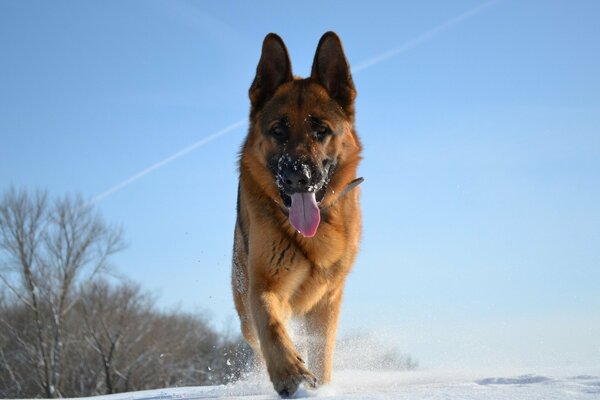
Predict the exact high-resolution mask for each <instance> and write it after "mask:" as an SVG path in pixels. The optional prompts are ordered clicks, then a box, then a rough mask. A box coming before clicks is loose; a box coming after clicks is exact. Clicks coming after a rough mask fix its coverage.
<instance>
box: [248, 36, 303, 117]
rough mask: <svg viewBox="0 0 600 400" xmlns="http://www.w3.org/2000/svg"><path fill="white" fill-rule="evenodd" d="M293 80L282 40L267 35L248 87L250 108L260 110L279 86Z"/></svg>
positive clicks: (290, 65) (288, 58)
mask: <svg viewBox="0 0 600 400" xmlns="http://www.w3.org/2000/svg"><path fill="white" fill-rule="evenodd" d="M293 79H294V76H293V75H292V64H291V63H290V57H289V56H288V52H287V49H286V47H285V44H284V43H283V40H282V39H281V38H280V37H279V35H276V34H275V33H269V34H268V35H267V36H266V37H265V40H264V41H263V46H262V54H261V55H260V61H259V62H258V66H257V67H256V77H255V78H254V81H253V82H252V86H250V91H249V94H250V102H251V103H252V107H253V108H254V109H257V108H260V107H261V106H262V104H263V103H264V102H265V101H266V100H268V99H269V98H271V96H273V94H274V93H275V91H276V90H277V88H278V87H279V85H281V84H282V83H285V82H288V81H291V80H293Z"/></svg>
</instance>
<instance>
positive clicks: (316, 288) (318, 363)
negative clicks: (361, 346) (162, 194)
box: [232, 32, 361, 396]
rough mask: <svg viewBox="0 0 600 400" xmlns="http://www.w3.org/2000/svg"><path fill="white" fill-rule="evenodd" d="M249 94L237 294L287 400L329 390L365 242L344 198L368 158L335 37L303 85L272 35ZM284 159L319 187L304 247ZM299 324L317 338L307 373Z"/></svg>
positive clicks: (255, 343)
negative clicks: (316, 221) (294, 323)
mask: <svg viewBox="0 0 600 400" xmlns="http://www.w3.org/2000/svg"><path fill="white" fill-rule="evenodd" d="M249 94H250V100H251V111H250V125H249V131H248V136H247V138H246V140H245V142H244V144H243V146H242V150H241V154H240V161H239V174H240V176H239V191H238V203H237V222H236V226H235V240H234V255H233V274H232V284H233V294H234V299H235V305H236V309H237V311H238V314H239V317H240V321H241V327H242V332H243V334H244V337H245V338H246V340H247V341H248V343H249V344H250V345H251V347H252V348H253V350H254V352H255V353H256V355H257V356H258V357H259V358H262V359H263V360H264V363H265V365H266V368H267V371H268V373H269V376H270V378H271V381H272V382H273V385H274V387H275V390H276V391H277V392H278V393H279V394H280V395H282V396H290V395H292V394H293V393H294V392H295V391H296V390H297V388H298V386H299V384H300V383H302V382H305V383H308V384H310V385H315V384H317V382H318V383H328V382H329V381H330V380H331V372H332V371H331V370H332V357H333V350H334V346H335V337H336V331H337V324H338V317H339V313H340V304H341V301H342V293H343V289H344V282H345V280H346V277H347V275H348V273H349V272H350V269H351V267H352V264H353V262H354V259H355V256H356V253H357V250H358V245H359V239H360V233H361V213H360V206H359V189H358V188H356V189H352V190H345V189H346V188H347V187H348V184H349V183H350V182H352V181H354V180H355V179H356V178H357V177H356V173H357V167H358V163H359V161H360V152H361V144H360V141H359V139H358V136H357V134H356V131H355V128H354V98H355V96H356V91H355V88H354V83H353V81H352V77H351V75H350V69H349V65H348V62H347V60H346V57H345V55H344V52H343V49H342V45H341V42H340V39H339V38H338V36H337V35H336V34H335V33H333V32H328V33H326V34H324V35H323V37H322V38H321V40H320V42H319V44H318V47H317V51H316V54H315V58H314V62H313V67H312V73H311V76H310V77H309V78H306V79H301V78H294V77H293V75H292V70H291V64H290V60H289V57H288V53H287V49H286V47H285V45H284V43H283V41H282V40H281V38H280V37H279V36H277V35H275V34H272V33H271V34H269V35H267V36H266V38H265V40H264V43H263V47H262V55H261V58H260V61H259V64H258V67H257V71H256V77H255V79H254V82H253V83H252V86H251V88H250V92H249ZM282 159H283V160H284V161H285V160H287V161H290V162H294V161H295V160H303V162H306V165H310V168H311V174H310V176H311V177H316V178H314V179H320V180H319V181H318V182H317V183H318V184H319V185H321V186H318V185H317V186H316V187H318V192H317V194H316V199H317V201H319V208H320V210H321V211H320V212H321V214H320V215H321V223H320V225H319V227H318V230H317V233H316V235H315V236H314V237H304V236H303V235H301V234H300V233H298V232H297V231H296V230H295V229H294V227H293V226H292V225H290V222H289V221H288V207H289V201H290V197H289V195H288V194H287V193H286V190H285V188H284V189H282V187H281V185H279V184H278V179H280V178H281V176H279V175H281V174H282V173H285V171H284V172H282V171H281V169H282V168H285V167H282V161H281V160H282ZM278 161H279V162H278ZM278 174H279V175H278ZM311 179H313V178H311ZM292 317H294V318H300V319H301V320H302V321H303V322H304V326H305V328H306V330H307V332H308V333H309V334H310V335H311V337H313V338H316V339H314V340H312V341H311V348H310V350H309V351H308V359H307V363H305V362H304V360H303V359H302V358H301V356H300V354H299V352H298V350H297V347H296V346H295V345H294V343H292V340H291V338H290V335H289V333H288V330H287V323H288V321H289V320H290V318H292Z"/></svg>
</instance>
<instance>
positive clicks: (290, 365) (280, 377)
mask: <svg viewBox="0 0 600 400" xmlns="http://www.w3.org/2000/svg"><path fill="white" fill-rule="evenodd" d="M251 303H252V316H253V319H254V324H255V327H256V332H257V334H258V338H259V341H260V347H261V351H262V353H263V357H264V359H265V362H266V364H267V371H268V372H269V377H270V378H271V382H273V386H274V387H275V390H276V391H277V393H279V395H280V396H282V397H289V396H291V395H293V394H294V393H295V392H296V390H297V389H298V386H299V385H300V384H301V383H302V382H307V383H308V384H309V385H311V386H315V385H316V378H315V376H314V375H313V374H312V373H311V372H310V371H309V370H308V369H307V368H306V365H305V363H304V361H303V360H302V358H300V355H299V354H298V352H297V350H296V348H295V347H294V344H293V343H292V341H291V340H290V337H289V335H288V333H287V330H286V326H285V323H286V321H287V320H288V319H289V317H290V314H291V310H290V306H289V303H288V302H287V300H282V299H281V298H280V297H279V296H278V295H277V294H276V293H275V292H273V291H266V290H260V289H258V288H256V290H253V291H252V292H251Z"/></svg>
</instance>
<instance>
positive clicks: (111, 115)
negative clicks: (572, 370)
mask: <svg viewBox="0 0 600 400" xmlns="http://www.w3.org/2000/svg"><path fill="white" fill-rule="evenodd" d="M482 5H483V6H482ZM598 15H600V3H598V2H596V1H527V2H521V1H497V2H487V3H485V2H481V1H466V0H465V1H453V2H445V1H419V2H417V1H413V2H404V1H402V2H391V1H389V2H380V1H370V2H368V3H367V2H364V3H359V2H356V3H354V2H352V3H349V2H342V1H328V2H320V1H304V2H302V3H298V4H294V5H291V3H288V4H286V3H282V2H275V1H273V2H266V1H264V2H239V3H235V2H230V1H220V2H210V3H209V2H199V1H198V2H192V1H145V2H139V1H95V2H77V1H53V2H44V1H36V2H33V1H6V0H5V1H2V2H0V54H1V62H0V137H1V142H0V143H1V144H0V191H3V190H5V189H7V188H8V187H9V186H10V185H11V184H13V185H16V186H18V187H26V188H30V189H33V188H37V187H41V188H46V189H48V190H49V191H50V192H51V193H52V194H55V195H61V194H63V193H67V192H68V193H81V194H82V195H84V196H85V197H86V198H94V197H96V196H98V195H101V194H102V193H106V191H107V190H110V189H111V188H114V187H115V185H118V184H119V183H121V182H123V181H125V180H127V179H128V178H130V177H131V176H134V175H135V174H137V173H139V172H140V171H143V170H144V169H146V168H148V167H150V166H152V165H155V164H156V163H157V162H160V161H161V160H165V159H167V158H168V157H170V156H171V155H173V154H176V153H177V152H178V151H180V150H181V149H185V148H186V147H187V146H190V145H192V144H194V143H197V142H198V141H199V140H202V139H204V138H206V137H208V136H210V135H211V134H213V133H215V132H219V131H220V130H222V129H223V128H225V127H227V126H230V125H231V124H233V123H236V122H237V121H240V120H244V119H245V118H246V117H247V114H248V98H247V90H248V87H249V85H250V83H251V81H252V79H253V75H254V71H255V68H256V63H257V62H258V58H259V56H260V48H261V43H262V39H263V37H264V35H265V34H266V33H268V32H271V31H272V32H277V33H279V34H280V35H281V36H282V37H283V39H284V40H285V42H286V44H287V46H288V49H289V52H290V55H291V58H292V63H293V69H294V73H295V74H297V75H302V76H305V75H307V74H308V73H309V69H310V65H311V62H312V57H313V55H314V51H315V47H316V44H317V42H318V39H319V37H320V36H321V34H322V33H323V32H325V31H327V30H335V31H337V32H338V34H339V35H340V36H341V38H342V40H343V42H344V45H345V50H346V54H347V57H348V59H349V61H350V63H351V65H353V66H355V67H356V66H360V65H361V64H362V65H367V64H364V63H365V62H368V61H369V60H378V61H377V62H374V63H372V64H369V65H368V66H366V67H365V68H363V69H361V70H360V71H357V72H356V73H355V75H354V80H355V83H356V86H357V89H358V98H357V127H358V132H359V134H360V135H361V137H362V140H363V144H364V148H365V150H364V161H363V163H362V165H361V169H360V172H361V174H362V175H363V176H364V177H365V178H366V181H365V183H364V184H363V185H362V204H363V219H364V234H363V242H362V250H361V253H360V255H359V258H358V261H357V263H356V265H355V269H354V271H353V273H352V275H351V276H350V278H349V280H348V285H347V289H346V297H345V303H344V308H343V317H342V323H341V330H342V333H343V332H351V331H356V330H362V331H375V332H378V334H380V335H381V336H382V337H386V338H388V339H389V340H390V341H391V342H393V343H395V344H397V345H398V346H399V347H400V348H401V349H402V350H403V351H406V352H409V353H411V354H412V355H413V356H414V357H415V358H417V359H419V360H420V361H421V363H422V364H423V365H424V366H429V367H435V366H453V367H456V366H477V367H480V366H482V365H499V364H502V363H505V364H508V365H521V364H523V365H525V364H530V365H572V364H590V363H594V362H597V360H598V359H600V347H599V346H598V343H597V337H600V311H598V310H600V184H599V183H600V77H599V75H598V71H600V56H599V54H600V52H599V51H598V43H599V42H600V26H599V25H598V21H597V16H598ZM394 50H397V52H396V53H395V54H394V55H393V56H391V57H388V58H381V59H380V58H378V57H380V56H381V55H385V54H390V53H389V52H390V51H391V52H392V53H393V51H394ZM245 129H246V126H245V125H243V126H240V127H238V128H236V129H233V130H231V131H230V132H228V133H227V134H225V135H223V136H221V137H219V138H216V139H215V140H213V141H211V142H209V143H206V144H205V145H202V146H199V147H197V148H196V149H194V151H191V152H189V153H187V154H185V155H183V156H182V157H179V158H177V159H175V160H173V161H171V162H169V163H166V164H164V165H162V166H161V167H160V168H157V169H155V170H153V171H152V172H150V173H148V174H147V175H145V176H143V177H141V178H140V179H138V180H135V181H133V182H131V183H130V184H128V185H126V186H124V187H122V188H121V189H119V190H117V191H115V192H113V193H111V194H110V195H108V196H106V197H103V198H102V199H101V200H99V201H98V202H97V207H98V209H99V210H100V211H101V212H102V214H103V215H104V216H105V218H106V219H107V220H108V221H110V222H113V223H116V224H121V225H122V226H123V227H124V229H125V233H126V238H127V240H128V242H129V244H130V245H129V247H128V249H127V250H126V251H124V252H122V253H121V254H119V255H118V256H116V257H115V258H114V263H115V265H116V267H117V270H118V271H119V272H121V273H122V274H123V275H125V276H127V277H129V278H131V279H133V280H135V281H138V282H140V283H142V284H143V286H144V287H145V288H147V289H150V290H155V291H157V293H159V303H160V304H161V305H163V306H164V307H167V308H170V307H180V308H182V309H184V310H189V311H197V310H204V311H206V312H207V313H209V314H210V315H211V316H212V318H213V320H214V321H215V324H216V325H218V326H229V327H231V329H232V330H237V321H236V320H235V314H234V311H233V305H232V300H231V296H230V290H229V268H230V257H231V254H230V253H231V250H230V249H231V245H232V237H233V225H234V219H235V193H236V186H237V183H236V157H237V152H238V149H239V146H240V144H241V142H242V140H243V137H244V134H245Z"/></svg>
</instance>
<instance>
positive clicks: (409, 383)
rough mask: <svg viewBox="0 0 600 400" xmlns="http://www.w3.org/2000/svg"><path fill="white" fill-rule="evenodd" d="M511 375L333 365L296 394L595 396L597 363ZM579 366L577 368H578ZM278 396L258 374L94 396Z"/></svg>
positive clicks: (598, 395)
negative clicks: (222, 382) (329, 376)
mask: <svg viewBox="0 0 600 400" xmlns="http://www.w3.org/2000/svg"><path fill="white" fill-rule="evenodd" d="M515 372H517V374H514V375H511V374H506V375H498V374H496V375H489V374H486V373H481V372H480V373H466V372H464V373H459V372H456V371H433V370H431V371H426V370H423V371H410V372H404V371H356V370H354V371H352V370H346V371H338V372H337V373H335V377H334V382H333V383H332V384H331V385H329V386H326V387H322V388H320V389H318V390H315V391H307V390H304V389H302V388H301V389H300V390H299V392H298V393H297V394H296V397H297V398H303V397H318V398H328V399H411V400H419V399H431V400H437V399H465V400H469V399H486V400H487V399H489V400H495V399H502V400H505V399H510V400H519V399H525V400H530V399H544V400H551V399H561V400H562V399H600V366H599V367H598V368H592V369H589V368H588V369H576V370H575V371H573V370H569V369H559V370H548V371H546V372H548V373H545V374H541V373H531V372H529V373H526V372H525V371H515ZM577 372H578V373H577ZM242 397H243V398H249V399H276V398H278V397H277V395H276V394H275V392H274V391H273V389H272V387H271V386H270V384H269V382H268V381H267V379H266V378H265V377H263V376H261V377H254V378H249V379H247V380H245V381H240V382H237V383H235V384H232V385H228V386H205V387H184V388H172V389H163V390H150V391H143V392H135V393H123V394H117V395H109V396H99V397H96V398H94V400H158V399H160V400H169V399H174V400H175V399H210V398H242Z"/></svg>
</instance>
